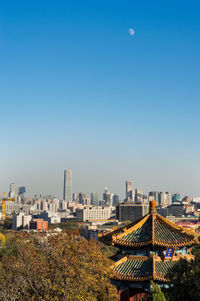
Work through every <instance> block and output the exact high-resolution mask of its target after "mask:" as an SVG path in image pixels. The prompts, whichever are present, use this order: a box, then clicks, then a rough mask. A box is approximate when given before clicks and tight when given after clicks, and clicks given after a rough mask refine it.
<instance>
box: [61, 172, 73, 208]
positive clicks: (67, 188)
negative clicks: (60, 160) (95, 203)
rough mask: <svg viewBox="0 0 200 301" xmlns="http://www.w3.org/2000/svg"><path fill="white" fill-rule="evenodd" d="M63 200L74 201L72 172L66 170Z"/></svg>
mask: <svg viewBox="0 0 200 301" xmlns="http://www.w3.org/2000/svg"><path fill="white" fill-rule="evenodd" d="M63 200H64V201H66V202H71V201H72V170H71V169H68V170H64V187H63Z"/></svg>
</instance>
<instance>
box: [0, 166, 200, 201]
mask: <svg viewBox="0 0 200 301" xmlns="http://www.w3.org/2000/svg"><path fill="white" fill-rule="evenodd" d="M120 184H121V187H123V188H122V190H119V188H118V190H117V191H114V190H112V189H110V186H109V185H107V186H104V187H103V189H102V190H94V189H93V188H92V187H91V188H90V190H88V191H86V190H84V189H82V190H80V189H79V190H78V189H77V190H73V189H72V169H68V170H64V185H63V182H62V191H59V192H58V193H55V192H53V191H32V190H28V191H27V189H26V188H25V186H20V185H19V184H16V183H14V182H12V183H11V184H10V185H9V187H10V188H9V189H8V190H6V189H5V190H4V191H3V192H2V191H0V196H1V197H2V196H3V193H4V192H8V195H10V193H11V186H12V185H14V186H15V187H17V189H18V190H19V188H21V189H23V194H24V193H26V197H34V196H35V195H37V196H38V195H42V196H47V195H52V196H54V197H56V198H58V199H60V200H65V201H67V202H70V200H71V201H73V194H75V195H76V197H77V198H78V194H80V193H83V194H86V197H87V198H89V199H90V197H91V194H97V196H98V198H99V200H103V198H104V193H105V191H107V192H108V193H109V194H111V195H112V196H113V195H117V196H119V199H120V200H121V201H123V200H125V199H128V198H129V199H130V198H131V199H132V198H134V196H135V195H136V194H137V192H136V191H139V193H141V194H143V195H147V196H148V195H151V194H149V193H150V192H156V193H157V192H158V193H162V192H163V193H166V192H167V193H168V192H169V193H172V194H176V193H180V195H181V196H182V197H184V196H189V197H191V198H197V197H198V198H200V195H199V194H196V195H192V194H190V193H185V192H184V191H178V190H170V189H167V188H166V189H159V186H157V185H156V186H155V187H157V189H155V187H151V188H150V189H148V190H147V189H145V188H144V186H143V185H142V184H141V185H140V186H138V185H137V181H136V179H134V180H132V179H131V180H130V179H128V180H127V179H126V180H125V181H124V182H123V183H120ZM14 186H13V187H14ZM75 187H77V186H76V185H75ZM67 188H68V189H67ZM132 190H133V192H132ZM140 191H141V192H140ZM128 192H132V193H131V194H129V193H128ZM20 193H21V192H20ZM135 193H136V194H135ZM155 199H156V198H155Z"/></svg>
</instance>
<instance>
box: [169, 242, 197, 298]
mask: <svg viewBox="0 0 200 301" xmlns="http://www.w3.org/2000/svg"><path fill="white" fill-rule="evenodd" d="M193 253H194V255H195V258H194V260H191V261H187V260H183V259H182V260H180V261H179V263H178V264H177V266H176V271H175V272H173V274H172V275H171V279H172V280H171V283H170V287H169V289H167V290H166V296H167V300H169V301H174V300H176V301H182V300H184V301H191V300H192V301H198V300H200V248H199V247H195V248H193Z"/></svg>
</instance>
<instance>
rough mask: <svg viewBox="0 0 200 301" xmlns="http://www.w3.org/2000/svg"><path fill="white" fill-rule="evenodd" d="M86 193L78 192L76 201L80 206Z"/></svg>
mask: <svg viewBox="0 0 200 301" xmlns="http://www.w3.org/2000/svg"><path fill="white" fill-rule="evenodd" d="M86 198H87V197H86V193H84V192H79V194H78V200H79V203H80V204H83V203H84V200H85V199H86Z"/></svg>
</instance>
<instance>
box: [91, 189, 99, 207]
mask: <svg viewBox="0 0 200 301" xmlns="http://www.w3.org/2000/svg"><path fill="white" fill-rule="evenodd" d="M91 204H92V205H93V206H99V198H98V193H96V192H92V193H91Z"/></svg>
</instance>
